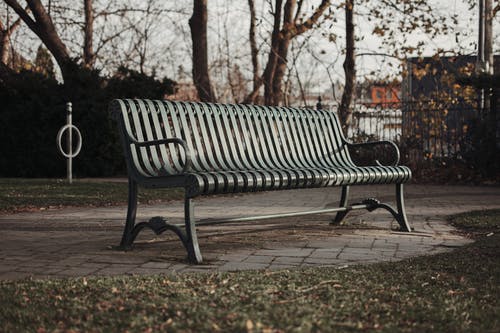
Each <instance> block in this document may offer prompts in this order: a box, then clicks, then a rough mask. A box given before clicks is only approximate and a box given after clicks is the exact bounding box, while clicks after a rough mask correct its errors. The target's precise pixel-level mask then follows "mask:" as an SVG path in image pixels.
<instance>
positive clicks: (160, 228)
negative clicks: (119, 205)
mask: <svg viewBox="0 0 500 333" xmlns="http://www.w3.org/2000/svg"><path fill="white" fill-rule="evenodd" d="M128 193H129V200H128V211H127V221H126V224H125V229H124V230H123V236H122V241H121V243H120V248H121V249H125V250H126V249H130V248H131V247H132V244H133V243H134V241H135V239H136V237H137V235H138V234H139V232H141V230H142V229H144V228H149V229H151V230H153V231H154V233H155V234H157V235H160V234H162V233H163V232H165V231H167V230H170V231H173V232H174V233H175V234H176V235H177V236H178V237H179V239H180V240H181V242H182V244H183V245H184V247H185V248H186V251H187V253H188V260H189V261H190V262H192V263H196V264H200V263H201V262H202V261H203V258H202V256H201V252H200V247H199V245H198V237H197V236H196V226H195V223H194V209H193V202H192V199H187V198H186V200H185V202H184V219H185V225H184V226H179V225H174V224H169V223H167V221H166V220H165V219H164V218H163V217H161V216H155V217H153V218H151V219H150V220H149V221H147V222H140V223H137V224H135V218H136V214H137V183H135V182H134V181H132V180H129V192H128ZM183 229H184V230H183Z"/></svg>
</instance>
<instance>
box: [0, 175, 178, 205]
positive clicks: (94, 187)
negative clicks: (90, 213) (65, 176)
mask: <svg viewBox="0 0 500 333" xmlns="http://www.w3.org/2000/svg"><path fill="white" fill-rule="evenodd" d="M127 191H128V185H127V183H116V182H90V181H79V180H75V181H74V182H73V184H71V185H69V184H68V182H67V181H66V180H57V179H22V178H0V212H16V211H29V210H34V209H36V210H39V209H47V208H58V207H63V206H108V205H115V204H126V203H127V193H128V192H127ZM182 197H183V190H182V189H165V190H141V189H140V190H139V199H138V200H139V202H151V201H158V200H171V199H180V198H182Z"/></svg>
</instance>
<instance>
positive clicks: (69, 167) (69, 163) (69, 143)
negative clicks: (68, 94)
mask: <svg viewBox="0 0 500 333" xmlns="http://www.w3.org/2000/svg"><path fill="white" fill-rule="evenodd" d="M72 111H73V110H72V104H71V102H68V103H67V104H66V125H64V126H63V127H61V129H60V130H59V132H58V133H57V138H56V141H57V147H58V148H59V151H60V152H61V154H62V155H63V156H64V157H66V173H67V177H68V182H69V183H70V184H72V183H73V157H76V156H77V155H78V154H79V153H80V150H81V149H82V134H81V133H80V130H79V129H78V127H76V126H75V125H73V116H72ZM73 130H74V131H75V132H76V135H77V138H78V143H77V145H76V149H75V151H73ZM66 131H68V139H67V140H66V149H67V152H65V151H64V149H63V147H62V136H63V134H64V132H66Z"/></svg>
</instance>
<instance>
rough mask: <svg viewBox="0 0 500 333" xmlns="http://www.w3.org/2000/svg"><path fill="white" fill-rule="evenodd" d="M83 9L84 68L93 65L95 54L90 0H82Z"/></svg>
mask: <svg viewBox="0 0 500 333" xmlns="http://www.w3.org/2000/svg"><path fill="white" fill-rule="evenodd" d="M83 7H84V8H83V9H84V10H83V11H84V14H85V25H84V28H83V66H85V67H86V68H92V67H94V63H95V54H94V47H93V43H92V38H93V36H94V11H93V7H92V0H83Z"/></svg>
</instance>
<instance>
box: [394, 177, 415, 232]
mask: <svg viewBox="0 0 500 333" xmlns="http://www.w3.org/2000/svg"><path fill="white" fill-rule="evenodd" d="M396 204H397V208H398V214H397V216H396V215H394V217H395V218H396V221H398V223H399V226H400V227H401V231H411V230H412V229H411V226H410V222H408V219H407V218H406V211H405V199H404V197H403V184H396Z"/></svg>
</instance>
